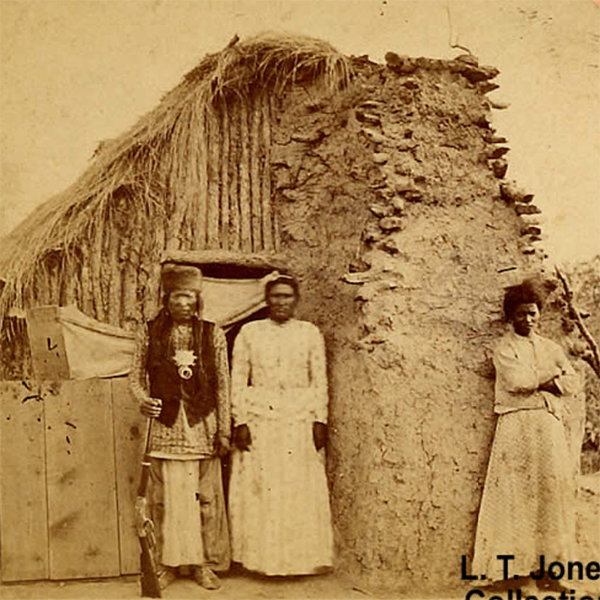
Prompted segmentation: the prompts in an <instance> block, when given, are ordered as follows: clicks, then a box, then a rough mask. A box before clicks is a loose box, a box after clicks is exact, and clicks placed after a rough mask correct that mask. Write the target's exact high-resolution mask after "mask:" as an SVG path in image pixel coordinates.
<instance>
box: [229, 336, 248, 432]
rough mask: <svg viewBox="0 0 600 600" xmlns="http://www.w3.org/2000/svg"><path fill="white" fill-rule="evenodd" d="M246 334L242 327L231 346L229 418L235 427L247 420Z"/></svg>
mask: <svg viewBox="0 0 600 600" xmlns="http://www.w3.org/2000/svg"><path fill="white" fill-rule="evenodd" d="M247 337H248V336H247V333H246V330H245V328H244V327H242V329H241V331H240V332H239V334H238V336H237V337H236V338H235V342H234V344H233V356H232V367H231V416H232V417H233V423H234V425H235V426H236V427H237V426H238V425H243V424H244V423H246V421H247V420H248V413H247V407H246V390H247V388H248V387H249V385H250V376H251V365H250V345H249V342H248V339H247Z"/></svg>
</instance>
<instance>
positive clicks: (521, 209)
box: [515, 202, 542, 216]
mask: <svg viewBox="0 0 600 600" xmlns="http://www.w3.org/2000/svg"><path fill="white" fill-rule="evenodd" d="M515 212H516V213H517V215H519V216H521V215H535V214H539V213H541V212H542V211H541V210H540V209H539V207H537V206H536V205H535V204H531V203H527V204H526V203H524V202H516V203H515Z"/></svg>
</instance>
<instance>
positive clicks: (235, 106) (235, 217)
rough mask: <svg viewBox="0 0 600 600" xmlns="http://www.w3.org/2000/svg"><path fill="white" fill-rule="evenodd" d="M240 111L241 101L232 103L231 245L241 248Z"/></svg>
mask: <svg viewBox="0 0 600 600" xmlns="http://www.w3.org/2000/svg"><path fill="white" fill-rule="evenodd" d="M239 130H240V111H239V101H238V100H236V101H234V102H233V103H232V105H231V107H230V111H229V186H228V189H227V191H228V193H229V247H230V249H232V250H241V244H240V203H239V198H240V196H239V193H238V186H239V177H238V171H239V162H240V136H239Z"/></svg>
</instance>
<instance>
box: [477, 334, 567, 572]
mask: <svg viewBox="0 0 600 600" xmlns="http://www.w3.org/2000/svg"><path fill="white" fill-rule="evenodd" d="M494 365H495V367H496V386H495V412H496V413H497V414H498V415H499V416H498V422H497V425H496V433H495V436H494V442H493V445H492V451H491V455H490V461H489V466H488V471H487V476H486V480H485V486H484V489H483V496H482V499H481V506H480V509H479V518H478V523H477V534H476V538H475V552H474V557H473V565H472V572H473V573H475V574H477V575H483V574H485V575H486V578H487V580H488V581H498V580H502V579H504V578H505V573H504V572H503V568H502V562H501V561H500V560H498V558H497V557H498V555H512V556H514V559H513V560H512V561H511V562H510V564H509V565H508V567H509V573H508V575H509V578H510V577H512V576H513V575H519V576H529V574H530V573H531V572H533V571H536V569H537V568H538V565H539V562H540V556H541V555H543V556H544V557H545V560H546V564H548V563H550V562H552V561H553V560H559V561H566V560H573V559H574V558H576V557H575V556H574V543H575V521H574V510H573V502H574V475H575V469H574V465H573V461H572V458H571V454H570V452H569V448H568V446H567V439H566V436H565V428H564V425H563V418H564V417H563V413H564V412H565V410H566V409H567V407H566V406H565V403H568V402H569V399H570V397H571V394H573V393H574V392H575V391H576V389H577V386H578V378H577V375H576V373H575V371H574V370H573V368H572V367H571V365H570V364H569V361H568V360H567V358H566V356H565V354H564V352H563V351H562V349H561V348H560V346H558V344H555V343H554V342H553V341H552V340H549V339H546V338H543V337H541V336H538V335H535V334H533V335H531V336H529V337H524V336H520V335H517V334H516V333H514V332H510V333H508V334H506V335H505V336H504V337H503V338H502V339H501V340H500V342H499V343H498V346H497V347H496V350H495V352H494ZM552 376H556V377H557V385H558V387H559V389H560V390H561V392H562V396H560V397H557V396H554V395H552V394H550V393H548V392H541V391H538V386H539V385H540V383H542V382H544V381H547V380H548V378H549V377H552Z"/></svg>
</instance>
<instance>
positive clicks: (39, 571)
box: [0, 381, 48, 581]
mask: <svg viewBox="0 0 600 600" xmlns="http://www.w3.org/2000/svg"><path fill="white" fill-rule="evenodd" d="M28 388H29V389H28ZM40 391H41V390H40V387H39V385H37V384H34V383H33V382H24V383H23V382H21V381H19V382H16V381H2V382H0V439H1V440H2V444H0V473H2V486H1V488H0V527H1V532H0V537H1V539H2V581H25V580H30V579H47V578H48V528H47V521H46V516H47V504H46V465H45V448H44V410H43V408H44V404H43V402H42V401H41V400H40V398H41V397H42V396H41V394H40Z"/></svg>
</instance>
